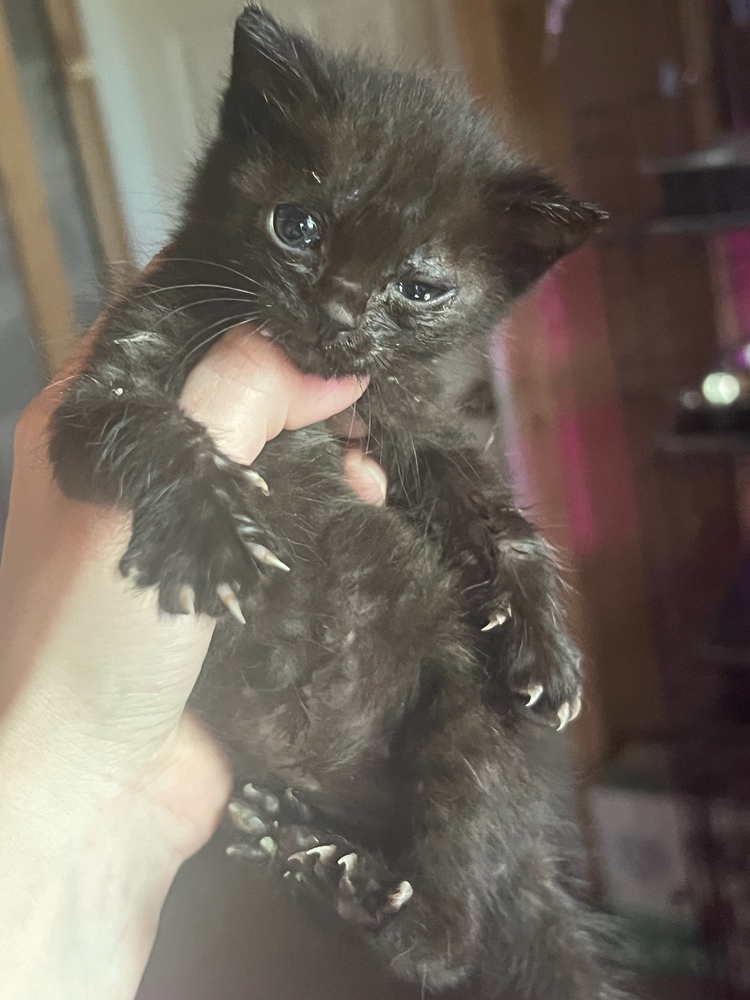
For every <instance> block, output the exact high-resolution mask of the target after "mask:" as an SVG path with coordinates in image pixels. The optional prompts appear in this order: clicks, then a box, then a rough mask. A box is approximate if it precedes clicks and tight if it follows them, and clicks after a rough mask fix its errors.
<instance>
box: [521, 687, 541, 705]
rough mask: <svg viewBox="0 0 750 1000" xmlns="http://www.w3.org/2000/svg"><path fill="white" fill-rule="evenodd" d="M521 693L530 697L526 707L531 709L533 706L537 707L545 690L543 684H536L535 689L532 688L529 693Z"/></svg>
mask: <svg viewBox="0 0 750 1000" xmlns="http://www.w3.org/2000/svg"><path fill="white" fill-rule="evenodd" d="M521 693H522V694H527V695H528V696H529V700H528V701H527V702H526V707H527V708H531V707H532V706H533V705H536V703H537V702H538V701H539V699H540V698H541V697H542V695H543V694H544V688H543V687H542V685H541V684H535V685H534V686H533V687H530V688H529V689H528V691H522V692H521Z"/></svg>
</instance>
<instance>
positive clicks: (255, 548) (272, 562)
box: [247, 542, 290, 573]
mask: <svg viewBox="0 0 750 1000" xmlns="http://www.w3.org/2000/svg"><path fill="white" fill-rule="evenodd" d="M247 548H248V551H249V552H250V554H251V555H252V556H253V558H254V559H257V560H258V562H259V563H265V565H266V566H273V567H274V569H283V570H284V572H285V573H289V572H290V570H289V567H288V566H287V564H286V563H283V562H282V561H281V559H279V557H278V556H275V555H274V554H273V552H271V550H270V549H267V548H266V547H265V545H257V544H256V543H255V542H250V543H249V544H248V546H247Z"/></svg>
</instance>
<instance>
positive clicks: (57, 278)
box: [0, 4, 76, 372]
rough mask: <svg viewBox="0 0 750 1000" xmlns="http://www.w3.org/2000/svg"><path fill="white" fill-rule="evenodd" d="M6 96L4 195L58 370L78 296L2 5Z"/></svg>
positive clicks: (39, 325)
mask: <svg viewBox="0 0 750 1000" xmlns="http://www.w3.org/2000/svg"><path fill="white" fill-rule="evenodd" d="M0 95H1V96H0V136H1V137H2V139H1V140H0V196H2V199H3V201H4V204H5V212H6V216H7V220H8V225H9V227H10V233H11V239H12V241H13V245H14V248H15V251H16V255H17V259H18V267H19V272H20V277H21V280H22V282H23V285H24V288H25V291H26V298H27V302H28V308H29V313H30V315H31V319H32V322H33V324H34V333H35V336H36V337H37V339H38V341H39V344H40V346H41V349H42V351H43V352H44V357H45V359H46V362H47V365H48V368H49V371H50V372H52V371H56V370H57V369H58V368H59V367H60V366H61V365H62V363H63V362H64V361H65V359H66V358H67V357H68V356H69V354H70V353H71V351H72V349H73V347H74V346H75V342H76V337H75V330H74V320H73V315H74V313H73V301H72V297H71V294H70V288H69V286H68V280H67V276H66V273H65V268H64V266H63V263H62V259H61V257H60V252H59V249H58V245H57V240H56V238H55V233H54V229H53V227H52V220H51V219H50V215H49V211H48V209H47V200H46V197H45V188H44V181H43V179H42V176H41V173H40V171H39V167H38V165H37V159H36V153H35V150H34V144H33V141H32V138H31V132H30V129H29V124H28V119H27V115H26V109H25V107H24V104H23V100H22V98H21V92H20V88H19V85H18V77H17V74H16V67H15V62H14V57H13V50H12V48H11V42H10V35H9V32H8V26H7V23H6V21H5V16H4V13H3V7H2V4H0Z"/></svg>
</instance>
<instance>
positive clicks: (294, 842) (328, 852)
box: [227, 784, 413, 931]
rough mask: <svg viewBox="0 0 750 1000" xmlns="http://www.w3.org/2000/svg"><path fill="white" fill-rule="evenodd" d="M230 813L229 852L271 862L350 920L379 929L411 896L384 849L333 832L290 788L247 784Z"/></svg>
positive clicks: (232, 805) (248, 858)
mask: <svg viewBox="0 0 750 1000" xmlns="http://www.w3.org/2000/svg"><path fill="white" fill-rule="evenodd" d="M229 815H230V818H231V821H232V824H233V826H234V837H233V839H232V843H231V844H230V845H229V846H228V847H227V854H228V855H229V856H230V857H233V858H238V859H241V860H248V861H253V862H260V863H265V864H266V865H271V866H272V867H274V868H275V869H276V870H277V871H279V872H280V873H281V874H283V875H284V876H285V877H287V878H293V879H294V881H295V882H299V883H303V884H304V886H305V887H306V888H307V889H308V890H309V891H311V892H313V893H314V894H315V895H316V896H319V897H323V898H324V899H326V900H327V901H328V902H329V905H331V907H332V908H333V909H335V910H336V912H337V913H338V914H339V916H340V917H342V918H343V919H344V920H345V921H346V922H347V923H351V924H353V925H355V926H357V927H360V928H366V929H367V930H370V931H376V930H378V929H379V928H381V927H382V926H383V924H384V923H386V922H387V921H389V920H391V919H392V918H393V917H394V916H395V915H396V914H397V913H398V912H399V911H400V910H401V909H402V907H404V906H405V905H406V904H407V903H408V902H409V900H410V899H411V896H412V894H413V890H412V887H411V885H410V883H409V882H408V881H407V880H405V879H403V878H400V877H399V876H398V875H396V874H394V873H393V872H392V871H391V870H390V868H389V867H388V864H387V862H386V860H385V858H384V857H383V855H382V853H380V852H379V851H372V850H364V849H362V848H361V847H358V846H357V845H355V844H352V843H351V842H350V841H349V840H347V839H346V838H345V837H342V836H340V835H337V834H336V833H331V832H330V830H329V829H328V828H327V825H326V824H325V823H324V820H323V818H322V817H320V816H317V817H316V816H315V814H314V812H313V811H312V810H311V809H309V808H308V807H307V806H306V805H305V804H304V803H303V802H301V801H300V799H299V798H298V797H297V796H296V795H295V794H294V792H292V790H291V789H287V790H286V791H285V792H284V794H283V795H282V796H277V795H275V794H274V793H272V792H269V791H267V790H265V789H260V788H256V787H255V786H254V785H252V784H247V785H245V786H244V788H243V790H242V793H241V794H240V795H238V796H236V797H235V798H234V799H233V800H232V802H230V804H229Z"/></svg>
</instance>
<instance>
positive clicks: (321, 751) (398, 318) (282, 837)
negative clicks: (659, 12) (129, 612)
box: [51, 6, 616, 1000]
mask: <svg viewBox="0 0 750 1000" xmlns="http://www.w3.org/2000/svg"><path fill="white" fill-rule="evenodd" d="M279 205H282V206H284V205H287V206H288V205H297V206H302V207H303V208H304V210H305V212H306V213H308V215H309V218H308V217H307V216H306V215H305V213H304V212H303V213H302V216H300V212H299V210H297V209H294V210H293V212H292V221H291V223H290V224H289V225H290V227H291V229H290V230H288V231H291V234H292V237H293V238H296V236H297V235H300V236H304V235H305V234H308V235H310V234H312V235H311V239H310V240H309V243H308V245H304V241H303V243H302V244H300V245H297V246H296V247H290V246H288V245H284V243H283V239H280V238H279V235H278V232H276V233H275V231H274V221H275V222H276V224H277V226H278V225H282V230H283V213H284V211H285V210H282V212H281V215H279V212H278V211H277V208H276V207H277V206H279ZM275 212H276V215H274V213H275ZM295 212H296V215H295ZM300 217H302V219H303V222H302V223H301V224H300V223H299V219H300ZM295 218H296V219H297V222H296V223H295V222H294V219H295ZM600 218H601V213H599V212H598V211H597V210H595V209H593V208H592V207H590V206H587V205H582V204H580V203H578V202H576V201H574V200H573V199H572V198H570V197H569V196H568V195H566V194H565V193H564V192H563V191H561V190H560V189H559V188H558V187H557V186H556V185H555V184H554V183H553V182H552V181H550V180H549V179H548V178H546V177H545V176H544V175H542V174H541V173H539V172H538V171H537V170H536V169H534V168H532V167H530V166H528V165H527V164H526V163H524V162H523V161H521V160H520V159H518V158H516V157H515V156H513V155H512V154H511V153H510V152H509V151H508V149H506V148H505V147H504V145H503V144H502V143H501V142H500V141H499V140H498V138H497V136H496V134H495V133H494V131H493V128H492V126H491V124H490V122H489V121H488V120H487V119H486V118H485V117H484V116H483V115H482V113H481V112H480V111H478V110H477V108H476V107H475V106H474V104H473V103H472V101H471V99H470V98H469V97H468V96H467V94H466V93H465V92H464V91H463V90H462V89H461V88H460V87H458V86H456V85H454V84H453V83H449V82H446V81H444V80H442V79H439V78H436V77H432V76H430V75H427V74H416V73H415V74H412V73H398V72H393V71H390V70H386V69H383V68H379V67H371V66H366V65H363V64H362V63H361V62H360V61H358V60H355V59H347V58H338V57H337V58H333V57H331V56H329V55H327V54H325V53H323V52H321V51H320V50H319V49H318V48H317V47H316V46H315V45H313V44H312V43H311V42H310V41H309V40H307V39H305V38H302V37H298V36H296V35H292V34H290V33H289V32H287V31H285V30H284V29H282V28H281V27H280V26H279V25H278V24H277V23H276V22H275V21H273V20H272V19H271V18H270V17H269V16H267V15H266V14H265V13H263V12H262V11H261V10H260V9H259V8H258V7H255V6H250V7H247V8H246V9H245V11H244V13H243V14H242V15H241V16H240V18H239V20H238V23H237V29H236V36H235V54H234V60H233V68H232V75H231V81H230V83H229V86H228V89H227V92H226V95H225V97H224V100H223V104H222V111H221V127H220V133H219V136H218V138H217V139H216V141H215V142H214V144H213V145H212V146H211V148H210V149H209V151H208V153H207V155H206V157H205V159H204V162H203V164H202V166H201V167H200V169H199V171H198V173H197V177H196V180H195V182H194V185H193V187H192V191H191V193H190V195H189V197H188V201H187V209H186V212H185V221H184V223H183V225H182V226H181V227H180V229H179V230H178V232H177V233H176V234H175V236H174V238H173V240H172V242H171V244H170V246H169V248H168V249H167V251H165V253H164V254H163V255H162V256H161V258H160V261H159V263H158V265H157V266H156V268H155V269H154V270H152V271H151V272H150V273H149V275H148V278H146V279H143V281H142V282H141V283H140V284H138V285H137V286H136V287H134V288H132V289H131V290H130V291H129V293H128V294H127V295H125V296H124V297H123V298H121V299H120V300H119V301H118V302H116V303H115V304H113V305H112V307H111V308H110V311H109V315H108V319H107V321H106V323H105V325H104V326H103V329H102V331H101V334H100V336H99V338H98V342H97V343H96V345H95V347H94V349H93V353H92V355H91V358H90V360H89V362H88V365H87V367H86V369H85V370H84V371H83V372H82V373H81V375H80V376H79V377H77V379H76V380H75V381H74V382H73V384H72V386H71V388H70V391H69V392H68V394H67V397H66V399H65V400H64V402H63V403H62V405H61V406H60V408H59V410H58V412H57V414H56V416H55V420H54V425H53V430H52V437H51V455H52V459H53V462H54V466H55V470H56V474H57V477H58V479H59V482H60V483H61V484H62V486H63V488H64V489H65V490H66V491H67V492H68V493H69V494H70V495H72V496H75V497H82V498H85V499H87V500H92V499H96V500H100V501H103V502H108V503H117V504H120V505H122V506H125V507H127V508H129V509H131V510H132V512H133V532H132V538H131V541H130V545H129V548H128V550H127V552H126V553H125V555H124V556H123V559H122V564H121V568H122V571H123V573H128V574H131V575H132V577H133V578H134V579H135V581H136V582H137V584H138V585H140V586H142V587H150V586H154V587H157V588H158V591H159V600H160V603H161V606H162V608H163V609H164V610H165V611H167V612H172V613H184V612H186V611H187V610H189V609H190V605H191V602H194V605H195V608H196V609H197V610H198V611H201V612H208V613H210V614H214V615H219V614H220V613H221V614H222V615H223V617H222V619H221V621H220V622H219V625H218V627H217V630H216V637H215V641H214V643H213V645H212V647H211V651H210V653H209V656H208V659H207V662H206V666H205V670H204V673H203V678H202V682H201V684H200V685H199V689H198V691H197V693H196V696H195V701H196V705H197V707H198V709H199V711H201V712H202V713H203V715H204V716H205V717H206V718H207V719H208V720H209V722H210V724H211V725H212V726H213V728H214V729H215V731H216V732H217V733H218V734H219V736H220V737H221V738H222V739H223V740H224V742H225V743H226V745H227V747H228V748H229V750H230V752H231V755H232V758H233V762H234V766H235V769H236V774H237V776H238V779H241V780H240V786H239V787H242V783H243V782H247V781H250V780H252V782H253V785H251V786H247V787H246V788H245V790H244V793H242V794H240V795H238V798H237V800H236V801H235V802H234V803H233V804H232V805H231V807H230V811H231V813H232V816H233V819H234V822H235V825H236V827H237V829H238V831H240V832H241V833H242V834H244V837H240V843H239V844H238V845H237V846H236V847H235V848H234V852H235V853H237V854H240V855H244V856H246V857H250V858H255V859H265V863H267V864H271V865H272V866H275V867H277V868H278V869H279V870H280V871H281V872H286V873H288V874H289V875H290V878H289V882H290V887H291V888H295V887H296V883H297V882H300V881H301V882H303V883H304V884H305V888H306V889H310V888H311V889H313V890H314V891H315V893H317V894H318V895H319V896H321V897H323V898H324V899H325V898H328V899H329V901H330V904H331V905H333V906H335V907H336V908H337V909H338V912H339V913H340V914H341V916H342V917H343V918H344V919H345V920H348V921H350V922H351V923H354V924H356V925H358V926H360V927H361V928H362V933H363V935H364V936H365V937H366V938H367V940H368V941H369V942H370V943H371V945H372V947H373V948H374V949H376V950H377V951H378V952H379V953H380V954H381V955H382V957H383V959H384V961H385V962H387V963H388V964H389V965H390V967H391V968H392V970H393V972H394V973H395V974H396V975H398V976H402V977H405V978H408V979H412V980H415V981H417V982H419V983H421V984H423V986H424V987H426V988H428V989H430V990H436V991H439V990H443V989H446V988H449V987H451V986H453V985H454V984H457V983H460V982H462V981H465V980H467V979H477V980H479V981H481V983H482V985H483V988H484V990H485V991H486V993H487V995H490V996H493V997H499V996H518V997H525V998H530V1000H535V998H544V1000H610V998H613V997H614V996H615V995H616V991H615V989H614V988H613V987H612V986H611V985H610V984H609V980H608V977H607V973H606V972H605V969H604V963H603V961H602V958H601V955H600V953H599V950H598V948H597V945H596V944H595V942H594V937H593V935H592V932H591V930H590V927H589V920H588V917H587V916H586V912H585V910H584V908H583V907H582V906H580V905H579V904H578V903H577V902H576V901H575V900H574V898H573V896H572V895H571V893H570V892H569V891H568V890H567V889H566V887H565V886H564V884H563V879H562V875H561V873H560V871H559V870H558V865H557V861H556V854H557V849H556V847H555V842H556V839H555V837H554V836H553V833H552V828H553V827H554V825H555V823H554V820H553V818H552V814H551V812H550V810H549V809H548V807H547V805H546V804H545V793H544V789H543V787H542V783H541V781H540V780H539V779H538V778H537V777H536V776H535V774H533V773H531V772H532V770H533V769H532V768H530V767H529V766H528V764H527V762H526V760H525V755H524V752H523V749H522V747H523V731H524V727H525V726H526V724H527V722H528V721H529V720H530V719H532V718H536V719H537V721H540V720H541V721H544V722H552V723H553V724H557V723H558V719H562V721H564V720H565V718H566V717H567V716H568V715H570V714H571V711H573V712H575V710H576V709H577V708H578V707H580V703H579V702H578V701H577V699H578V698H579V694H580V671H579V655H578V652H577V650H576V648H575V645H574V644H573V642H572V641H571V639H570V637H569V635H568V632H567V630H566V625H565V615H564V611H563V605H562V602H561V596H560V582H559V579H558V572H557V568H556V565H555V561H554V559H553V557H552V554H551V552H550V549H549V548H548V546H547V545H546V543H545V542H544V541H543V539H542V538H541V537H540V536H539V535H538V534H537V533H536V531H535V530H534V528H533V527H532V526H531V525H530V524H529V523H528V522H527V520H526V519H525V518H524V517H523V516H522V514H521V513H520V512H519V511H518V510H517V509H516V508H515V506H514V504H513V502H512V500H511V498H510V495H509V493H508V491H507V490H506V488H505V486H504V485H503V484H502V483H501V482H500V481H499V480H498V477H497V475H496V473H495V472H493V471H492V470H491V469H490V468H489V467H488V466H487V465H486V463H485V462H484V461H483V459H482V456H481V455H480V454H478V453H476V452H475V450H474V449H473V447H472V445H471V443H470V442H469V438H468V435H467V432H466V430H465V427H464V426H463V421H462V417H461V414H460V413H459V411H458V409H457V407H456V406H455V404H454V403H453V402H452V401H451V399H450V398H449V396H448V395H447V394H446V392H445V391H444V388H443V387H444V383H445V378H444V376H445V373H446V370H447V367H448V366H449V365H450V364H451V363H452V362H453V361H454V360H455V359H456V357H460V356H462V355H463V356H465V355H467V353H468V352H471V351H475V350H483V349H485V348H486V344H487V340H488V337H489V335H490V333H491V331H492V329H493V328H494V326H495V325H496V323H497V322H498V320H499V319H500V318H501V317H502V316H503V315H504V314H505V313H506V312H507V310H508V309H509V307H510V305H511V304H512V302H513V301H514V300H515V299H516V298H517V297H518V296H519V295H521V294H522V293H523V292H524V291H526V290H527V289H528V288H529V287H530V286H531V285H532V284H533V283H534V282H535V281H537V279H538V278H539V277H540V276H541V275H542V274H543V273H544V272H545V271H546V270H547V269H548V268H549V267H550V266H551V265H552V264H553V263H554V262H555V261H556V260H557V259H558V258H560V257H561V256H562V255H563V254H565V253H567V252H568V251H571V250H573V249H575V248H576V247H577V246H579V244H580V243H581V242H582V241H583V240H584V239H585V237H586V236H587V235H588V233H589V232H590V231H591V229H592V228H593V227H594V226H595V225H596V224H597V222H598V221H599V219H600ZM287 221H288V219H287ZM295 227H296V228H295ZM310 227H312V229H311V228H310ZM243 320H251V321H252V322H253V323H254V324H255V325H256V326H257V327H259V328H260V329H262V330H263V331H265V332H266V333H267V334H268V335H270V336H271V337H272V338H273V339H274V341H275V342H276V343H277V344H278V345H279V346H280V347H281V348H282V349H283V350H284V351H285V352H286V353H287V355H288V356H289V357H290V358H291V359H292V360H293V361H294V362H295V363H296V364H297V365H298V366H299V368H301V369H302V370H303V371H305V372H314V373H317V374H321V375H324V376H336V375H344V374H356V375H362V376H364V375H367V376H369V378H370V383H369V388H368V390H367V392H366V393H365V395H364V397H363V398H362V400H361V402H360V403H358V405H357V407H356V412H357V415H358V417H359V418H360V419H361V420H362V421H363V422H364V424H365V425H366V426H367V427H368V430H369V436H368V443H369V447H370V450H371V452H372V453H373V454H374V455H375V456H376V457H377V459H378V460H379V461H380V462H381V463H382V465H383V466H384V468H385V469H386V471H387V473H388V476H389V483H390V486H389V494H388V504H387V506H386V507H385V508H376V507H372V506H368V505H365V504H364V503H362V502H360V501H359V500H358V499H357V498H355V497H354V496H353V494H352V493H351V491H350V490H349V488H348V487H347V485H346V483H345V481H344V479H343V477H342V465H341V457H342V446H341V444H340V442H339V440H338V439H337V438H336V436H335V435H333V434H332V433H330V432H329V431H328V430H327V429H326V427H324V426H315V427H309V428H306V429H304V430H301V431H296V432H293V433H284V434H282V435H281V436H280V437H279V438H277V439H276V440H275V441H272V442H271V443H270V444H269V445H268V446H267V447H266V448H265V450H264V451H263V454H262V455H261V457H260V459H259V460H258V462H257V463H256V464H255V466H254V469H253V470H252V472H251V474H250V475H248V470H247V469H245V468H243V467H241V466H239V465H237V464H236V463H234V462H232V461H230V460H229V459H228V458H226V457H225V456H224V455H222V454H221V452H220V451H219V450H218V449H217V447H216V446H215V444H214V443H213V442H212V440H211V439H210V438H209V436H208V434H207V433H206V431H205V429H204V428H203V427H202V426H201V425H200V424H198V423H196V422H194V421H193V420H191V419H189V418H188V417H187V416H186V415H185V414H184V413H182V411H181V410H180V408H179V406H178V404H177V399H178V396H179V393H180V390H181V388H182V386H183V384H184V381H185V378H186V376H187V374H188V372H189V371H190V369H191V368H192V367H193V366H194V365H195V364H196V362H197V361H198V360H199V358H200V357H201V356H202V354H203V353H205V351H206V350H207V349H208V347H209V345H210V344H211V343H212V342H213V341H214V340H215V339H216V338H217V337H219V336H220V335H221V334H222V333H223V332H224V331H225V330H227V329H228V328H229V327H230V326H232V325H235V324H237V323H239V322H241V321H243ZM252 473H254V474H255V475H253V474H252ZM258 474H260V475H261V476H262V477H263V478H264V479H265V480H266V481H267V482H268V484H269V485H270V487H271V491H272V495H271V496H270V497H266V496H264V495H263V492H262V491H261V489H259V488H258V485H257V484H258V479H257V475H258ZM267 551H270V552H273V553H274V554H275V555H276V556H278V557H279V558H281V559H283V560H284V561H285V562H286V563H287V564H288V565H289V566H290V567H291V572H290V573H289V574H284V573H282V572H281V571H280V570H279V569H275V568H272V567H269V566H268V565H267V564H266V563H264V562H263V559H264V557H267ZM227 583H228V584H230V585H231V587H232V588H233V589H234V591H235V593H236V594H237V595H238V598H239V600H240V602H241V605H242V608H243V610H244V614H245V615H246V617H247V619H248V620H249V622H250V626H249V627H248V628H247V629H243V628H242V627H241V626H240V625H238V624H237V623H235V622H234V621H233V620H231V619H230V618H229V617H228V616H227V615H226V613H225V609H224V605H223V604H222V602H221V600H220V599H219V596H217V587H220V585H222V584H227ZM225 596H226V595H225ZM493 616H497V617H496V618H495V622H496V627H495V628H493V629H491V630H489V631H482V629H483V627H484V626H485V625H486V624H487V623H488V621H490V619H492V617H493ZM503 619H504V621H503ZM540 687H541V689H542V693H541V695H540ZM532 692H534V693H536V694H537V695H538V700H536V702H535V704H533V705H532V706H529V707H527V706H526V702H527V701H528V700H529V698H530V694H531V693H532ZM561 713H562V714H561ZM285 790H287V791H286V793H285ZM289 790H292V791H289ZM316 845H319V847H320V850H318V851H317V853H312V854H309V853H305V851H306V850H308V849H309V848H311V847H312V848H314V847H315V846H316ZM294 855H297V856H296V857H294ZM269 858H272V859H273V860H272V861H270V862H269Z"/></svg>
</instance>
